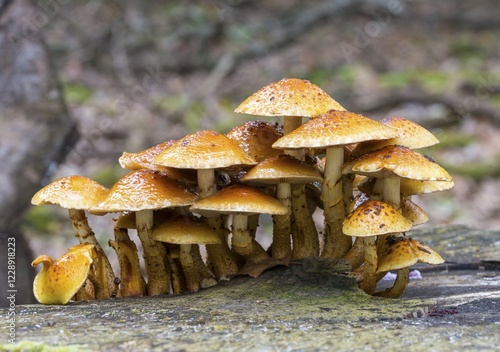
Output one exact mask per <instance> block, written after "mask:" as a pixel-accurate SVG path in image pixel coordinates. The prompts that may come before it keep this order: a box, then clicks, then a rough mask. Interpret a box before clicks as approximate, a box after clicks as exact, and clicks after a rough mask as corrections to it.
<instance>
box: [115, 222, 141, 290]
mask: <svg viewBox="0 0 500 352" xmlns="http://www.w3.org/2000/svg"><path fill="white" fill-rule="evenodd" d="M113 230H114V236H115V240H114V241H112V240H109V242H108V243H109V245H110V246H111V247H112V248H113V249H114V250H115V252H116V256H117V258H118V263H119V265H120V294H121V296H122V297H132V296H145V295H147V290H146V282H145V281H144V278H143V277H142V273H141V266H140V264H139V256H138V255H137V246H136V245H135V243H134V242H133V241H132V240H131V239H130V238H129V236H128V233H127V229H122V228H119V227H116V226H115V227H114V229H113Z"/></svg>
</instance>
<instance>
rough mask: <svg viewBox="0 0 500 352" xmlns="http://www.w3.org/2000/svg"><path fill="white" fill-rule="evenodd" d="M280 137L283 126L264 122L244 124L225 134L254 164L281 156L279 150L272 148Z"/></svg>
mask: <svg viewBox="0 0 500 352" xmlns="http://www.w3.org/2000/svg"><path fill="white" fill-rule="evenodd" d="M282 136H283V125H281V124H279V123H270V122H264V121H249V122H246V123H244V124H243V125H241V126H237V127H234V128H233V129H231V131H229V132H228V133H227V134H226V137H227V138H229V139H231V140H233V141H235V142H236V143H237V144H238V146H239V147H240V148H241V149H242V150H243V151H244V152H245V153H246V154H247V155H248V156H249V157H251V158H252V159H254V160H255V161H256V162H261V161H263V160H265V159H267V158H270V157H272V156H276V155H280V154H282V152H281V151H280V150H277V149H274V148H273V147H272V145H273V143H274V142H276V141H277V140H278V139H279V138H280V137H282Z"/></svg>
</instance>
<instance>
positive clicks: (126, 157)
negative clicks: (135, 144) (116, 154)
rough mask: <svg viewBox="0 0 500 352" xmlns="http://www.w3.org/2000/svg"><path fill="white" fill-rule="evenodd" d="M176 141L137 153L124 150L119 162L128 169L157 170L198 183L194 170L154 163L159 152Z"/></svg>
mask: <svg viewBox="0 0 500 352" xmlns="http://www.w3.org/2000/svg"><path fill="white" fill-rule="evenodd" d="M175 142H176V140H173V139H172V140H169V141H166V142H163V143H160V144H157V145H154V146H152V147H150V148H148V149H145V150H143V151H140V152H137V153H127V152H123V154H122V156H121V157H120V158H119V159H118V162H119V163H120V166H121V167H122V168H124V169H127V170H140V169H148V170H157V171H161V172H163V173H164V174H165V175H167V176H168V177H170V178H172V179H174V180H182V181H187V182H190V183H196V172H195V171H193V170H185V169H178V168H173V167H166V166H160V165H155V164H154V163H153V161H154V159H155V158H156V156H157V155H158V154H160V153H161V152H163V151H164V150H166V149H167V148H169V147H170V146H171V145H172V144H174V143H175Z"/></svg>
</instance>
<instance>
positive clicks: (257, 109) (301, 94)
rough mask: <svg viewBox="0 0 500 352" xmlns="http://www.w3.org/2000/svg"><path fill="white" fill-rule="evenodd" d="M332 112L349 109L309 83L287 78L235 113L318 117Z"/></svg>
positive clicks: (254, 96)
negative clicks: (326, 112)
mask: <svg viewBox="0 0 500 352" xmlns="http://www.w3.org/2000/svg"><path fill="white" fill-rule="evenodd" d="M328 110H345V109H344V108H343V107H342V105H340V104H339V103H337V102H336V101H335V100H334V99H333V98H332V97H330V96H329V95H328V94H326V93H325V91H323V90H322V89H321V88H319V87H318V86H317V85H315V84H313V83H311V82H309V81H308V80H305V79H298V78H283V79H282V80H281V81H278V82H275V83H270V84H268V85H267V86H265V87H263V88H261V89H260V90H258V91H257V92H255V93H254V94H252V95H251V96H249V97H248V98H247V99H245V100H244V101H243V102H242V103H241V104H240V105H239V106H238V107H237V108H236V110H234V112H236V113H242V114H250V115H257V116H304V117H315V116H318V115H321V114H323V113H325V111H328Z"/></svg>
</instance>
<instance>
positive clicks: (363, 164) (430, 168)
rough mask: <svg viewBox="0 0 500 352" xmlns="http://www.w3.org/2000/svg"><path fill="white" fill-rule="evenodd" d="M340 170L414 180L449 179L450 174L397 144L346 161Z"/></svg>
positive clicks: (432, 162)
mask: <svg viewBox="0 0 500 352" xmlns="http://www.w3.org/2000/svg"><path fill="white" fill-rule="evenodd" d="M342 172H343V173H344V174H347V173H356V174H360V175H365V176H372V177H377V178H383V177H394V176H399V177H405V178H410V179H414V180H425V181H451V176H450V174H448V172H447V171H446V170H445V169H443V168H442V167H441V166H439V165H438V164H436V163H435V162H434V161H431V160H429V159H428V158H426V157H425V156H423V155H422V154H419V153H416V152H414V151H413V150H411V149H409V148H407V147H403V146H399V145H389V146H386V147H384V148H382V149H378V150H375V151H373V152H370V153H367V154H364V155H362V156H360V157H359V158H357V159H354V160H353V161H350V162H348V163H346V164H345V165H344V167H343V169H342Z"/></svg>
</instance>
